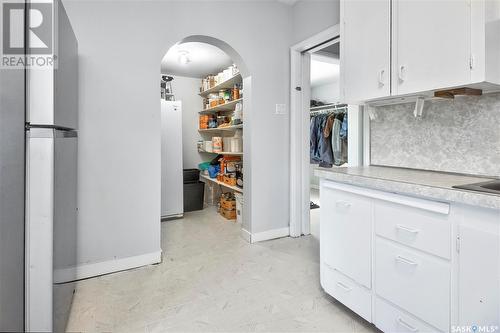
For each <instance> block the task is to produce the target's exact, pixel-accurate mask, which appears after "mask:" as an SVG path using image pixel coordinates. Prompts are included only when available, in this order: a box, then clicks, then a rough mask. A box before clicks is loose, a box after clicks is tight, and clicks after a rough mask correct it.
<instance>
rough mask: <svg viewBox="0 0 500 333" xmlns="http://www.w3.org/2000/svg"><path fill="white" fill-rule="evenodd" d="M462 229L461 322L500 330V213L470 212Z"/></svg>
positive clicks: (489, 211) (481, 210)
mask: <svg viewBox="0 0 500 333" xmlns="http://www.w3.org/2000/svg"><path fill="white" fill-rule="evenodd" d="M464 216H465V220H464V222H463V223H462V224H461V225H460V227H459V234H460V252H459V273H458V289H459V291H458V293H459V296H458V298H459V311H458V315H459V322H460V325H462V326H472V325H478V326H500V240H499V238H500V232H499V231H500V211H498V210H487V209H475V208H470V209H467V210H466V212H465V214H464Z"/></svg>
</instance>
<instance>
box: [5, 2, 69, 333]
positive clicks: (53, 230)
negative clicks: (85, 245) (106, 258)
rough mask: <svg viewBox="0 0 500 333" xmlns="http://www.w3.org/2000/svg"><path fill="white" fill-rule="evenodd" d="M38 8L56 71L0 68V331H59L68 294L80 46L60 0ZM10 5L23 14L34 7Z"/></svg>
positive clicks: (65, 316) (66, 309) (25, 31)
mask: <svg viewBox="0 0 500 333" xmlns="http://www.w3.org/2000/svg"><path fill="white" fill-rule="evenodd" d="M44 5H45V6H46V7H45V8H49V9H47V11H45V12H43V14H44V15H47V16H48V17H52V20H51V21H52V22H53V24H54V31H55V34H54V35H55V38H54V39H53V43H54V47H53V49H52V52H53V53H52V54H54V55H56V56H57V58H58V64H57V67H56V68H50V67H46V68H43V69H42V68H28V67H21V68H16V69H4V68H2V69H1V70H0V331H2V332H4V331H7V332H10V331H17V332H22V331H28V332H32V331H36V332H62V331H64V329H65V324H66V319H67V315H68V312H69V308H70V305H71V301H72V295H73V291H74V285H73V283H71V281H73V280H74V275H73V272H74V267H75V265H76V257H77V235H76V232H77V140H78V132H77V129H78V112H77V108H78V105H77V104H78V98H77V96H78V84H77V82H78V44H77V40H76V37H75V34H74V33H73V30H72V28H71V25H70V23H69V19H68V17H67V15H66V12H65V10H64V7H63V5H62V3H61V1H60V0H53V1H52V0H51V1H45V2H44ZM16 6H19V7H18V8H16V10H17V13H19V12H23V11H24V12H25V13H27V14H26V15H29V14H28V13H32V11H30V9H31V8H32V6H34V7H35V9H36V8H38V7H36V6H39V2H36V1H24V2H19V4H16ZM4 9H5V8H4ZM33 12H36V11H33ZM26 21H28V22H29V20H26ZM24 22H25V21H21V23H20V25H21V29H20V30H21V32H22V33H25V34H26V35H27V34H28V32H29V31H30V30H29V29H26V28H25V27H24V31H23V29H22V25H23V24H24ZM11 23H12V22H11ZM25 40H28V38H26V39H25ZM28 49H29V48H27V47H24V51H23V52H25V53H24V55H26V56H31V55H32V54H35V53H30V51H27V50H28ZM29 50H31V49H29Z"/></svg>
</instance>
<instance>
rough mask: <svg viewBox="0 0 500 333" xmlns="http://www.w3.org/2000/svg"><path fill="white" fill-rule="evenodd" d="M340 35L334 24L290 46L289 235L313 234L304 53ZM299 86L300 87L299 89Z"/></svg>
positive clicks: (306, 58)
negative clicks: (311, 226) (310, 206)
mask: <svg viewBox="0 0 500 333" xmlns="http://www.w3.org/2000/svg"><path fill="white" fill-rule="evenodd" d="M337 37H340V25H339V24H337V25H334V26H332V27H330V28H328V29H326V30H323V31H321V32H319V33H317V34H316V35H314V36H311V37H309V38H307V39H306V40H303V41H302V42H299V43H297V44H295V45H293V46H292V47H290V236H291V237H299V236H301V235H308V234H310V223H309V218H310V210H309V182H310V177H309V167H310V166H309V154H308V153H307V152H308V151H309V142H308V141H309V140H308V139H309V115H308V112H307V113H306V112H305V110H307V111H309V103H310V101H309V100H310V90H311V89H310V63H311V55H310V53H307V52H304V51H307V50H309V49H311V48H314V47H315V46H317V45H319V44H322V43H325V42H327V41H329V40H331V39H332V38H337ZM296 87H300V90H296Z"/></svg>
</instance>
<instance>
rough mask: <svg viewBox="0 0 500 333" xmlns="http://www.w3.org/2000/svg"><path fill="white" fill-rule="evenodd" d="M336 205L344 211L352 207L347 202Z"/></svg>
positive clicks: (338, 202) (339, 202)
mask: <svg viewBox="0 0 500 333" xmlns="http://www.w3.org/2000/svg"><path fill="white" fill-rule="evenodd" d="M335 205H336V206H337V208H343V209H348V208H349V207H351V204H350V203H349V202H347V201H337V202H336V203H335Z"/></svg>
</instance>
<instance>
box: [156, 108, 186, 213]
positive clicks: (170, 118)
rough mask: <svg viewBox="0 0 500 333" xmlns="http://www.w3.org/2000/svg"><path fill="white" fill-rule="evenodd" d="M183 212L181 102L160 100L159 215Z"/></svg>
mask: <svg viewBox="0 0 500 333" xmlns="http://www.w3.org/2000/svg"><path fill="white" fill-rule="evenodd" d="M183 213H184V198H183V180H182V104H181V102H180V101H175V102H170V101H165V100H163V99H162V100H161V216H162V217H175V216H181V215H182V214H183Z"/></svg>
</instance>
